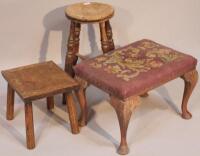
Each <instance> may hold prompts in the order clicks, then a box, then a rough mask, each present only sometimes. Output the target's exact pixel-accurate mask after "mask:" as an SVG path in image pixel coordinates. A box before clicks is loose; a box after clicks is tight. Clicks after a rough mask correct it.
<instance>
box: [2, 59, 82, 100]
mask: <svg viewBox="0 0 200 156" xmlns="http://www.w3.org/2000/svg"><path fill="white" fill-rule="evenodd" d="M2 75H3V76H4V78H5V79H6V80H7V81H8V83H9V85H10V86H11V87H12V88H13V89H14V90H15V91H16V92H17V93H18V94H19V95H20V97H21V98H22V99H23V100H24V101H31V100H35V99H39V98H43V97H46V96H51V95H54V94H57V93H63V92H66V91H68V90H70V89H74V88H77V87H78V83H77V82H76V81H75V80H74V79H72V78H71V77H70V76H68V75H67V74H66V73H65V72H64V71H63V70H62V69H61V68H59V67H58V66H57V65H56V64H55V63H54V62H53V61H49V62H44V63H39V64H33V65H28V66H23V67H19V68H15V69H10V70H5V71H2Z"/></svg>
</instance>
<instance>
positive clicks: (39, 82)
mask: <svg viewBox="0 0 200 156" xmlns="http://www.w3.org/2000/svg"><path fill="white" fill-rule="evenodd" d="M2 75H3V77H4V78H5V79H6V80H7V81H8V93H7V114H6V117H7V120H12V119H13V118H14V92H15V91H16V92H17V93H18V94H19V96H20V97H21V98H22V100H23V101H24V103H25V122H26V141H27V148H28V149H33V148H34V147H35V137H34V124H33V112H32V101H33V100H37V99H40V98H45V97H47V108H48V109H49V110H51V109H53V108H54V98H53V96H54V95H55V94H59V93H64V94H65V95H66V99H67V108H68V112H69V119H70V123H71V130H72V133H73V134H77V133H79V127H78V121H77V117H76V116H77V113H76V108H75V105H74V101H73V95H72V91H73V90H77V89H78V88H79V85H78V83H77V82H76V81H75V80H73V79H72V78H71V77H70V76H69V75H67V74H66V73H65V72H64V71H63V70H62V69H61V68H59V67H58V66H57V65H56V64H55V63H54V62H52V61H49V62H44V63H39V64H33V65H28V66H24V67H19V68H15V69H10V70H5V71H2Z"/></svg>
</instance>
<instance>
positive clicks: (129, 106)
mask: <svg viewBox="0 0 200 156" xmlns="http://www.w3.org/2000/svg"><path fill="white" fill-rule="evenodd" d="M138 103H139V97H134V98H131V99H130V100H127V101H121V100H120V99H118V98H116V97H113V96H111V105H112V106H113V107H114V109H115V111H116V113H117V117H118V120H119V126H120V131H121V142H120V146H119V148H118V150H117V152H118V153H119V154H121V155H125V154H128V153H129V148H128V144H127V141H126V134H127V129H128V124H129V120H130V118H131V114H132V111H133V110H134V108H135V107H136V106H137V105H138Z"/></svg>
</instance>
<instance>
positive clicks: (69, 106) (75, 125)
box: [66, 93, 79, 134]
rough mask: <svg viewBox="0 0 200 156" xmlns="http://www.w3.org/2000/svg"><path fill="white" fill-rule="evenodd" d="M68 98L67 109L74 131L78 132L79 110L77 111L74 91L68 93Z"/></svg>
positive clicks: (74, 132)
mask: <svg viewBox="0 0 200 156" xmlns="http://www.w3.org/2000/svg"><path fill="white" fill-rule="evenodd" d="M66 99H67V109H68V112H69V120H70V125H71V130H72V133H73V134H78V133H79V127H78V120H77V112H76V107H75V103H74V99H73V95H72V93H68V94H66Z"/></svg>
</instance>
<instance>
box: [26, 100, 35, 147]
mask: <svg viewBox="0 0 200 156" xmlns="http://www.w3.org/2000/svg"><path fill="white" fill-rule="evenodd" d="M25 122H26V143H27V148H28V149H33V148H35V136H34V124H33V111H32V103H31V102H30V103H26V104H25Z"/></svg>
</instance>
